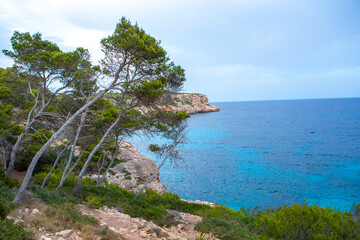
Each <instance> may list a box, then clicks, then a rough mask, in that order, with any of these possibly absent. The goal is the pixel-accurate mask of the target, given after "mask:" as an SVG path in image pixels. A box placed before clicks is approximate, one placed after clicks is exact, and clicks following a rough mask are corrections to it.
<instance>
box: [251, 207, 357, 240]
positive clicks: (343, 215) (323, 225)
mask: <svg viewBox="0 0 360 240" xmlns="http://www.w3.org/2000/svg"><path fill="white" fill-rule="evenodd" d="M256 224H257V227H258V230H259V231H260V233H261V234H260V236H261V238H264V239H269V238H275V239H357V238H358V236H359V234H360V227H359V225H358V224H356V223H355V222H354V221H353V218H352V214H351V213H349V212H347V211H345V212H340V211H338V210H334V209H331V208H324V207H318V206H316V205H314V206H309V205H307V204H304V205H299V204H294V205H291V206H284V207H279V208H276V209H268V210H265V211H260V212H259V213H258V215H257V223H256Z"/></svg>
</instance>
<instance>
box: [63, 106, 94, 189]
mask: <svg viewBox="0 0 360 240" xmlns="http://www.w3.org/2000/svg"><path fill="white" fill-rule="evenodd" d="M88 110H89V109H86V110H85V111H84V112H83V114H82V115H81V120H80V124H79V126H78V128H77V131H76V136H75V139H74V143H73V145H72V147H71V152H70V156H69V159H68V162H67V163H66V166H65V169H64V172H63V175H62V176H61V180H60V183H59V186H58V187H57V188H56V189H59V188H61V187H62V186H63V184H64V182H65V179H66V176H67V173H68V169H69V167H70V164H71V162H72V159H73V155H74V151H75V147H76V144H77V142H78V140H79V137H80V132H81V129H82V126H83V125H84V123H85V120H86V115H87V113H88Z"/></svg>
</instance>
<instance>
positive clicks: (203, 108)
mask: <svg viewBox="0 0 360 240" xmlns="http://www.w3.org/2000/svg"><path fill="white" fill-rule="evenodd" d="M169 98H170V99H169ZM159 106H160V107H163V108H165V109H166V110H169V111H175V112H178V111H186V112H187V113H189V114H194V113H207V112H219V111H220V108H219V107H217V106H214V105H212V104H210V103H209V100H208V98H207V96H206V95H204V94H197V93H177V94H171V95H170V96H169V97H168V98H167V99H162V100H161V101H160V102H159Z"/></svg>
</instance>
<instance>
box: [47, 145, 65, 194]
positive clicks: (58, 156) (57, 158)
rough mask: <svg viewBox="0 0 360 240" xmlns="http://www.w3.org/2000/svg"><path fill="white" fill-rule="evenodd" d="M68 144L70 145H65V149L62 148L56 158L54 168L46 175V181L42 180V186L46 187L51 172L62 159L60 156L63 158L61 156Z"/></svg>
mask: <svg viewBox="0 0 360 240" xmlns="http://www.w3.org/2000/svg"><path fill="white" fill-rule="evenodd" d="M67 146H68V145H66V146H65V147H64V149H63V150H61V152H60V153H59V154H58V155H57V157H56V160H55V162H54V164H53V166H52V168H51V169H50V171H49V173H48V174H47V175H46V177H45V178H44V181H43V182H42V184H41V187H42V188H44V187H45V185H46V182H47V181H48V179H49V177H50V175H51V174H52V172H53V171H54V169H55V167H56V165H57V163H58V162H59V160H60V158H61V156H62V155H63V154H64V152H65V150H66V148H67Z"/></svg>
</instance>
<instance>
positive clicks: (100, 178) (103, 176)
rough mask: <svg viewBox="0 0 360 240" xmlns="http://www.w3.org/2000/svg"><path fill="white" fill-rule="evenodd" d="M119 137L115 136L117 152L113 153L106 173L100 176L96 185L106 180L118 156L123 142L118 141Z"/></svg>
mask: <svg viewBox="0 0 360 240" xmlns="http://www.w3.org/2000/svg"><path fill="white" fill-rule="evenodd" d="M118 139H119V136H116V138H115V142H116V147H115V152H114V154H113V155H112V158H111V161H110V163H109V165H108V166H107V167H106V170H105V172H104V174H103V175H102V177H98V180H97V181H96V186H100V185H101V184H102V183H103V182H104V180H105V177H106V175H107V173H108V172H109V169H110V168H111V165H112V164H113V163H114V160H115V156H116V154H117V152H118V150H119V144H121V142H122V141H120V143H118Z"/></svg>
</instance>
